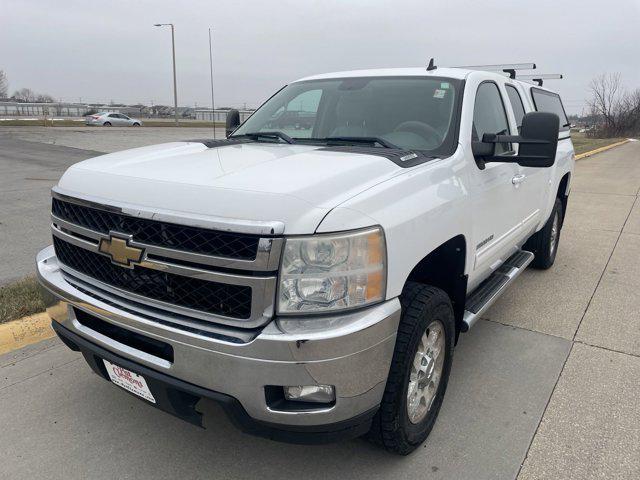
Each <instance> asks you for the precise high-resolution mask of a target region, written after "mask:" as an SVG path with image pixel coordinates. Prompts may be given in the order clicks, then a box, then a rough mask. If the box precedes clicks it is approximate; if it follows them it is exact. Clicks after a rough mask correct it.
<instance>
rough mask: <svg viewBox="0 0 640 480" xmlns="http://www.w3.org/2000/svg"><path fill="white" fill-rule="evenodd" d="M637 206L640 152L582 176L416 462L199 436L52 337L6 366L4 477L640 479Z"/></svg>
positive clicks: (221, 432) (369, 452)
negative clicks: (540, 260)
mask: <svg viewBox="0 0 640 480" xmlns="http://www.w3.org/2000/svg"><path fill="white" fill-rule="evenodd" d="M141 130H142V129H141ZM163 130H164V129H163ZM109 135H111V134H110V133H109ZM66 141H67V142H71V137H68V138H67V139H66ZM74 141H75V140H74ZM5 145H11V144H10V143H9V144H5V143H4V141H2V143H1V144H0V151H3V150H4V148H5V147H4V146H5ZM14 148H17V149H18V150H19V149H20V148H22V147H20V145H19V144H14ZM35 148H37V147H35ZM49 148H55V147H50V146H47V147H43V150H42V151H41V154H40V156H39V157H37V159H32V160H30V162H32V163H33V165H36V166H38V165H40V167H39V168H42V169H45V170H46V168H47V167H46V166H47V165H48V164H49V163H50V162H53V163H55V162H62V160H61V159H60V155H62V156H64V155H65V154H68V153H69V152H66V153H65V152H58V153H57V154H51V153H49V150H48V149H49ZM51 151H52V152H53V151H54V150H51ZM86 154H87V153H86V152H84V153H81V154H79V156H81V155H86ZM30 155H33V151H31V154H30ZM56 158H57V160H56ZM34 168H36V167H34ZM55 168H62V165H60V166H56V167H55ZM55 168H53V169H52V170H51V172H53V171H55ZM11 173H12V174H13V175H17V176H18V179H20V178H24V177H25V176H26V175H27V174H26V173H24V174H23V173H22V172H18V171H17V169H14V170H12V171H11ZM1 174H2V173H1V172H0V175H1ZM28 175H29V176H30V175H31V173H29V174H28ZM20 176H21V177H20ZM51 178H53V177H51ZM21 181H22V180H21ZM5 186H6V184H5V183H3V184H2V187H3V190H2V192H3V194H4V188H5ZM42 189H43V191H44V190H46V188H45V187H44V186H43V188H42ZM639 193H640V142H633V143H628V144H626V145H623V146H621V147H617V148H615V149H613V150H611V151H608V152H605V153H602V154H599V155H596V156H594V157H591V158H588V159H585V160H581V161H580V162H579V163H578V166H577V169H576V174H575V178H574V180H573V181H572V193H571V197H570V199H569V209H568V212H567V217H566V221H565V226H564V229H563V231H562V240H561V242H560V247H559V251H558V256H557V259H556V265H555V266H554V267H553V268H552V269H550V270H548V271H536V270H531V269H529V270H527V271H525V272H524V273H523V274H522V276H521V277H520V279H518V281H517V282H515V284H514V285H513V286H512V287H510V288H509V289H508V290H507V292H506V293H505V295H504V296H503V297H502V298H501V299H500V300H498V302H497V303H496V304H495V305H494V306H493V307H492V308H491V309H490V310H489V311H488V312H487V313H486V314H485V315H484V319H483V320H481V321H480V322H478V324H477V325H476V326H475V327H474V328H473V329H472V330H471V331H470V332H468V333H466V334H463V335H462V336H461V339H460V343H459V345H458V347H457V348H456V354H455V357H454V364H453V371H452V374H451V381H450V383H449V389H448V391H447V394H446V398H445V402H444V405H443V408H442V411H441V414H440V417H439V419H438V421H437V423H436V425H435V428H434V430H433V432H432V434H431V436H430V438H429V439H428V440H427V442H426V443H425V445H424V446H423V448H420V449H419V450H417V451H416V452H415V453H413V454H412V455H410V456H408V457H396V456H393V455H389V454H386V453H385V452H384V451H382V450H380V449H378V448H376V447H373V446H372V445H370V444H368V443H367V442H365V441H363V440H354V441H350V442H346V443H341V444H332V445H322V446H299V445H287V444H281V443H276V442H272V441H269V440H264V439H260V438H255V437H251V436H248V435H245V434H242V433H240V432H239V431H237V430H236V429H235V428H234V427H232V426H231V424H230V423H229V422H228V421H227V419H226V418H225V417H224V415H223V414H222V412H221V410H220V409H219V408H218V407H216V406H215V405H208V404H207V405H203V406H202V408H203V410H205V412H206V413H207V414H208V415H207V420H206V423H207V427H208V428H207V429H206V430H202V429H198V428H196V427H194V426H192V425H189V424H187V423H184V422H182V421H180V420H178V419H176V418H174V417H171V416H169V415H167V414H165V413H163V412H160V411H158V410H156V409H153V408H151V407H150V406H149V405H145V404H144V402H143V401H141V400H138V399H136V398H134V397H132V396H131V395H130V394H128V393H126V392H124V391H122V390H120V389H118V388H117V387H115V386H113V385H110V384H109V383H108V382H106V381H104V380H102V379H100V378H99V377H98V376H96V375H94V374H93V373H91V370H90V369H89V367H88V366H87V365H86V364H85V363H84V361H83V360H82V358H81V356H80V354H78V353H75V352H72V351H70V350H68V349H67V348H66V347H65V346H64V345H62V344H61V343H60V342H59V341H57V340H48V341H45V342H42V343H40V344H37V345H33V346H31V347H27V348H25V349H22V350H20V351H16V352H13V353H12V354H8V355H5V356H2V357H0V425H3V432H2V435H1V436H0V451H2V452H3V458H4V460H3V462H2V466H1V467H0V472H1V473H2V476H4V477H6V478H11V479H33V478H51V479H65V480H67V479H71V478H92V479H102V478H104V479H110V478H140V479H143V478H154V479H163V478H166V479H169V478H176V477H180V478H210V479H232V478H242V479H251V478H256V479H257V478H260V479H264V478H269V479H270V478H274V479H275V478H278V479H279V478H287V477H292V476H300V475H303V476H304V477H305V478H308V479H315V478H318V479H321V478H322V479H324V478H332V477H336V478H342V477H345V476H348V477H349V478H362V479H367V480H370V479H378V478H380V479H383V478H384V479H388V478H407V479H413V478H415V479H425V478H434V479H440V478H442V479H449V478H456V479H474V480H476V479H514V478H516V477H517V478H519V479H527V480H528V479H538V478H563V479H564V478H571V479H592V478H593V479H595V478H616V479H626V478H628V479H637V478H640V329H639V328H638V312H640V296H638V294H637V292H638V290H639V289H640V201H638V194H639ZM45 197H46V196H44V194H43V198H42V200H38V201H36V200H35V199H34V208H35V203H38V202H39V203H41V207H40V208H42V209H43V210H44V212H42V214H41V215H42V217H43V218H41V219H37V218H36V217H34V218H33V220H28V219H26V218H25V221H28V222H29V223H30V224H31V225H32V227H31V230H34V231H35V229H36V225H35V223H36V221H38V222H40V221H41V222H43V223H44V224H46V226H45V227H44V230H47V229H48V219H47V216H48V210H49V205H48V199H45ZM45 200H46V201H45ZM6 208H7V205H6V204H5V205H3V209H6ZM9 208H10V209H11V208H15V205H14V206H11V205H9ZM3 211H4V210H3ZM26 215H31V214H26ZM33 215H36V213H33ZM37 215H40V213H38V214H37ZM2 221H4V220H2ZM2 227H4V225H2ZM45 233H46V232H45ZM44 235H45V234H43V238H42V240H43V241H44V240H45V238H44ZM46 236H47V238H48V234H46ZM9 240H10V241H11V242H14V243H15V242H16V240H15V238H10V239H9ZM7 241H8V239H7V238H3V240H2V245H3V246H4V245H7ZM29 248H31V247H29ZM33 253H34V252H29V254H30V255H32V254H33ZM4 257H5V254H4V251H3V259H4ZM521 466H522V467H521Z"/></svg>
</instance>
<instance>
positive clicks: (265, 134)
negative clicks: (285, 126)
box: [232, 131, 296, 143]
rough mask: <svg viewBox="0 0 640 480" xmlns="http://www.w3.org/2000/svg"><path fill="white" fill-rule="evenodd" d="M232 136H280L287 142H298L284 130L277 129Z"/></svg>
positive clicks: (251, 137) (255, 137) (254, 137)
mask: <svg viewBox="0 0 640 480" xmlns="http://www.w3.org/2000/svg"><path fill="white" fill-rule="evenodd" d="M232 137H236V138H238V137H248V138H250V139H252V140H258V139H259V138H260V137H263V138H280V139H282V140H284V141H285V142H287V143H296V141H295V140H294V139H293V138H291V137H290V136H289V135H287V134H286V133H282V132H277V131H273V132H253V133H243V134H242V135H232Z"/></svg>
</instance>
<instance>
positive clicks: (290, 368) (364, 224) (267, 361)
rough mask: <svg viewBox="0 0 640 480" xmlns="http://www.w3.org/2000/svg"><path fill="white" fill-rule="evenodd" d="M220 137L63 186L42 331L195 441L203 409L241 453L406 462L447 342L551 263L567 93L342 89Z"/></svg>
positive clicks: (40, 261)
mask: <svg viewBox="0 0 640 480" xmlns="http://www.w3.org/2000/svg"><path fill="white" fill-rule="evenodd" d="M227 127H228V138H227V139H224V140H217V141H216V140H192V141H184V142H174V143H166V144H163V145H155V146H150V147H143V148H137V149H133V150H128V151H123V152H118V153H113V154H109V155H104V156H100V157H97V158H93V159H90V160H87V161H84V162H80V163H78V164H76V165H74V166H72V167H71V168H69V169H68V170H67V172H66V173H65V174H64V175H63V177H62V178H61V179H60V182H59V184H58V185H57V186H56V187H54V189H53V192H52V197H53V199H52V216H51V219H52V220H51V229H52V233H53V245H52V246H50V247H48V248H45V249H44V250H43V251H41V252H40V253H39V254H38V256H37V270H38V275H39V279H40V282H41V283H42V285H43V286H44V287H45V292H47V293H48V294H49V295H48V312H49V314H50V316H51V318H52V320H53V322H52V325H53V328H54V329H55V331H56V332H57V334H58V336H59V337H60V338H61V339H62V341H63V342H64V343H65V344H67V345H68V346H69V347H71V348H72V349H74V350H78V351H80V352H82V354H83V355H84V357H85V359H86V361H87V362H88V363H89V365H90V366H91V367H92V368H93V370H94V371H95V372H96V373H98V374H99V375H101V376H102V377H104V378H105V379H107V380H111V381H112V382H114V383H115V384H117V385H119V386H120V387H122V388H124V389H126V390H128V391H129V392H130V393H132V394H134V395H137V396H138V397H141V398H143V399H144V401H146V402H148V403H150V404H153V405H155V406H156V407H159V408H161V409H163V410H165V411H167V412H170V413H172V414H174V415H177V416H179V417H181V418H183V419H185V420H187V421H189V422H192V423H194V424H198V425H200V424H202V422H203V418H202V413H201V411H202V409H198V405H197V404H198V402H200V401H208V400H213V401H215V402H219V403H220V404H222V406H223V407H224V410H225V411H226V413H227V414H228V415H229V416H230V418H231V419H232V421H233V422H234V423H235V424H236V425H237V426H238V427H240V428H242V429H243V430H245V431H247V432H250V433H253V434H257V435H262V436H266V437H268V438H273V439H278V440H285V441H293V442H324V441H331V440H335V439H338V438H345V437H346V438H349V437H356V436H360V435H364V434H367V433H368V434H369V436H370V437H371V438H373V439H375V440H376V441H377V442H378V443H380V444H381V445H382V446H384V448H386V449H388V450H390V451H393V452H397V453H400V454H407V453H409V452H410V451H412V450H413V449H415V448H416V447H417V446H418V445H420V444H421V443H422V442H423V441H424V440H425V439H426V437H427V436H428V434H429V432H430V431H431V429H432V427H433V425H434V422H435V420H436V417H437V415H438V411H439V409H440V406H441V404H442V402H443V398H444V395H445V389H446V386H447V381H448V378H449V372H450V370H451V363H452V357H453V352H454V346H455V344H456V341H457V339H458V336H459V334H460V333H461V332H466V331H467V330H469V328H470V327H472V326H473V324H474V322H475V321H476V320H477V319H478V318H479V317H480V316H481V315H482V313H483V312H484V311H485V310H486V309H487V308H488V307H489V306H490V305H491V304H492V302H493V301H494V300H495V299H496V298H497V297H499V295H500V294H501V293H502V292H503V291H504V289H505V288H506V287H507V286H508V285H509V284H510V283H511V282H512V281H513V280H514V279H515V278H516V277H517V276H518V274H519V273H521V272H522V271H523V270H524V269H525V268H526V267H527V265H529V264H531V265H532V266H534V267H536V268H549V267H551V266H552V265H553V263H554V259H555V256H556V252H557V247H558V241H559V238H560V230H561V227H562V223H563V214H564V212H565V210H566V205H567V198H568V195H569V186H570V180H571V174H572V170H573V167H574V151H573V146H572V143H571V139H570V137H569V131H568V130H569V128H568V124H567V118H566V115H565V112H564V109H563V107H562V103H561V101H560V98H559V96H558V95H557V94H555V93H553V92H551V91H549V90H547V89H543V88H539V87H536V86H533V85H531V84H528V83H525V82H522V81H518V80H517V79H512V78H507V77H506V76H504V75H502V74H499V73H494V72H488V71H478V70H469V69H459V68H435V67H431V68H429V69H424V68H408V69H388V70H366V71H352V72H343V73H334V74H327V75H319V76H314V77H309V78H304V79H301V80H298V81H296V82H293V83H291V84H289V85H287V86H286V87H284V88H282V89H281V90H280V91H278V92H277V93H276V94H275V95H273V96H272V97H271V98H270V99H269V100H268V101H266V102H265V103H264V105H263V106H262V107H261V108H260V109H258V110H257V111H256V112H255V113H254V114H253V115H252V116H251V117H250V118H249V119H247V120H246V121H245V122H244V123H243V124H242V125H239V121H238V117H237V112H234V111H231V112H230V113H229V115H228V119H227Z"/></svg>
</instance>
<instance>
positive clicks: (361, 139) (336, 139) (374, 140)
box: [318, 137, 400, 149]
mask: <svg viewBox="0 0 640 480" xmlns="http://www.w3.org/2000/svg"><path fill="white" fill-rule="evenodd" d="M318 140H321V141H323V142H338V143H368V144H371V145H375V144H376V143H377V144H378V145H380V146H382V147H384V148H397V149H400V147H398V146H397V145H394V144H393V143H391V142H388V141H387V140H385V139H384V138H380V137H327V138H319V139H318Z"/></svg>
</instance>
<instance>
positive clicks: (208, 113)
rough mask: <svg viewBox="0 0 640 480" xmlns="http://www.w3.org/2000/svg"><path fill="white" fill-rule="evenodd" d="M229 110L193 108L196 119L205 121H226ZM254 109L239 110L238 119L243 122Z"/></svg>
mask: <svg viewBox="0 0 640 480" xmlns="http://www.w3.org/2000/svg"><path fill="white" fill-rule="evenodd" d="M228 111H229V110H223V109H220V110H219V109H217V108H216V110H215V112H213V111H212V110H211V109H210V108H198V109H196V110H195V115H196V120H202V121H205V122H211V121H214V119H215V121H216V122H221V123H224V122H226V121H227V112H228ZM253 112H254V110H240V121H241V122H244V121H245V120H246V119H247V118H249V117H250V116H251V115H252V114H253Z"/></svg>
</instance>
